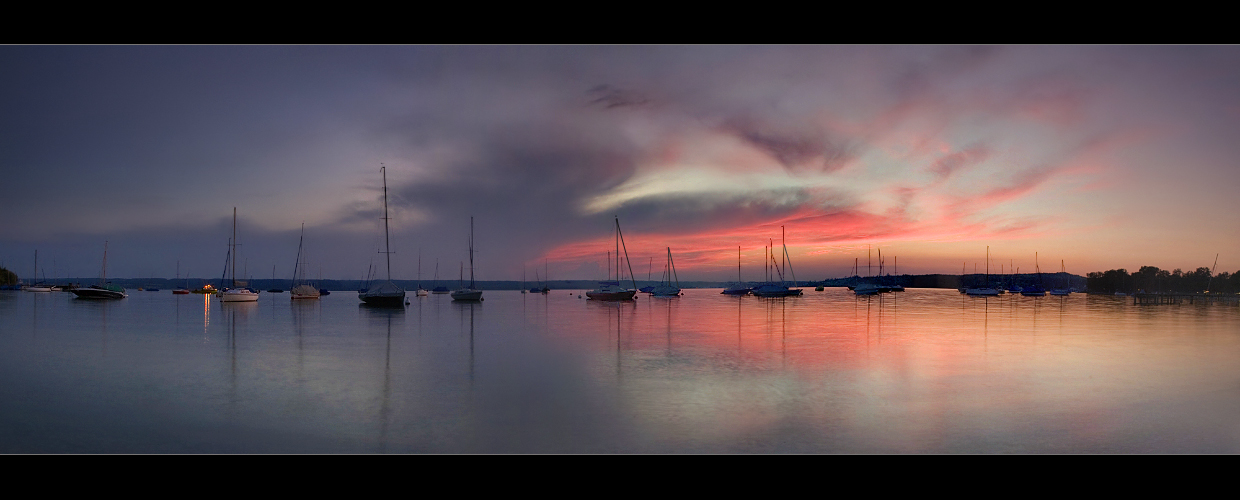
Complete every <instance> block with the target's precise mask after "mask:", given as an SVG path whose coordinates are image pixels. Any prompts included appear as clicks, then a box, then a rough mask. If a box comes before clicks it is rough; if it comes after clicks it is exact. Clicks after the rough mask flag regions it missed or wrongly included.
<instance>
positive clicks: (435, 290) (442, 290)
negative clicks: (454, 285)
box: [431, 259, 451, 294]
mask: <svg viewBox="0 0 1240 500" xmlns="http://www.w3.org/2000/svg"><path fill="white" fill-rule="evenodd" d="M449 292H451V290H448V287H446V286H443V285H440V284H439V259H435V288H432V289H431V293H434V294H444V293H449Z"/></svg>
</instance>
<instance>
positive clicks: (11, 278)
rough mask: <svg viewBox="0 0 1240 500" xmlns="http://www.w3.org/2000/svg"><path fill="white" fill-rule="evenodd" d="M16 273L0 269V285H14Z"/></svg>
mask: <svg viewBox="0 0 1240 500" xmlns="http://www.w3.org/2000/svg"><path fill="white" fill-rule="evenodd" d="M16 284H17V273H14V272H13V271H10V270H8V269H5V268H3V267H0V285H16Z"/></svg>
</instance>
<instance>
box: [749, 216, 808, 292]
mask: <svg viewBox="0 0 1240 500" xmlns="http://www.w3.org/2000/svg"><path fill="white" fill-rule="evenodd" d="M779 232H780V245H781V246H782V247H783V255H782V256H781V257H782V258H783V263H780V262H776V261H775V253H774V249H775V242H774V241H772V242H771V250H772V252H771V268H772V269H774V270H775V271H776V272H778V273H779V283H775V282H774V281H773V280H772V281H768V282H766V283H763V284H762V285H760V286H758V287H757V288H754V289H753V291H752V292H751V293H753V294H754V296H756V297H793V296H797V295H801V289H800V288H796V286H797V281H796V273H794V272H793V271H792V259H791V258H789V257H788V245H787V244H785V243H784V236H783V232H784V227H783V226H779ZM785 265H787V267H788V273H789V274H791V275H792V287H789V286H788V281H787V279H785V278H784V270H783V268H784V266H785Z"/></svg>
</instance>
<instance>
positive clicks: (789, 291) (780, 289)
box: [750, 284, 801, 297]
mask: <svg viewBox="0 0 1240 500" xmlns="http://www.w3.org/2000/svg"><path fill="white" fill-rule="evenodd" d="M750 293H752V294H753V295H754V296H755V297H795V296H797V295H801V289H800V288H788V287H786V286H784V285H770V284H767V285H761V286H759V287H757V288H754V289H753V291H751V292H750Z"/></svg>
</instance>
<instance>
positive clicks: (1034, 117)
mask: <svg viewBox="0 0 1240 500" xmlns="http://www.w3.org/2000/svg"><path fill="white" fill-rule="evenodd" d="M0 67H3V71H0V173H2V176H0V178H2V179H3V182H0V186H3V188H4V189H3V196H2V197H0V265H3V266H4V267H7V268H9V269H11V270H13V271H15V272H16V273H18V275H19V276H21V277H22V278H23V279H28V278H29V277H30V275H31V274H32V272H33V270H34V269H33V268H34V253H35V250H38V252H39V267H40V268H41V270H40V273H41V274H43V275H46V277H47V278H48V279H49V280H53V279H56V278H60V277H93V276H97V275H98V273H99V268H100V264H101V259H102V254H103V246H104V241H105V240H106V241H108V275H109V276H111V277H129V278H139V277H164V278H172V277H174V275H175V274H176V273H177V269H178V262H179V263H180V272H181V274H182V277H185V275H189V276H192V277H194V278H218V277H219V276H220V275H221V273H222V271H223V264H224V258H225V253H226V252H227V250H228V249H227V244H228V238H229V237H230V236H231V223H232V213H233V207H236V208H237V212H238V218H239V227H238V236H239V241H240V243H241V248H240V250H239V260H238V266H239V267H240V266H242V265H244V266H246V267H245V269H246V271H247V272H248V274H250V275H252V276H253V277H254V278H270V277H271V276H272V267H273V266H274V267H275V275H276V277H278V278H284V279H287V278H290V277H291V275H292V268H293V263H294V260H295V258H296V254H297V244H298V236H299V230H300V228H301V225H302V223H303V222H304V223H305V242H306V253H307V260H308V261H309V263H310V264H309V265H310V268H311V270H312V271H311V273H310V274H311V275H313V277H317V276H318V275H319V274H320V273H321V275H322V277H324V278H329V279H361V278H363V277H364V276H365V274H366V272H367V268H368V267H369V266H370V265H371V264H372V262H373V263H374V264H381V263H382V255H379V254H377V253H376V252H377V251H378V250H381V249H382V246H383V225H382V220H380V217H381V216H382V191H381V182H382V180H381V177H380V165H381V164H382V165H386V166H387V184H388V190H389V191H388V192H389V204H390V210H391V217H392V219H391V224H392V225H391V237H392V251H394V252H396V253H395V255H394V256H393V261H392V273H393V278H397V279H417V277H418V260H419V256H420V257H421V275H422V278H423V279H426V280H430V279H432V278H433V275H434V273H435V268H436V264H437V263H438V269H439V270H438V274H439V277H440V278H441V279H452V280H455V279H456V278H457V276H458V275H459V273H460V270H459V269H460V265H461V262H462V261H465V262H466V263H468V247H467V242H468V239H469V234H468V233H469V221H470V217H471V216H472V217H474V221H475V240H476V254H475V260H476V262H477V264H476V272H477V278H478V279H481V280H520V279H522V273H523V272H525V273H526V274H525V276H526V279H528V280H530V281H533V280H534V272H535V270H538V272H539V273H540V274H541V273H542V272H543V269H544V266H546V267H547V268H549V269H550V273H551V278H552V279H598V278H602V277H604V276H605V274H606V271H605V269H604V268H605V267H606V259H607V254H606V252H607V251H609V250H611V249H612V248H613V228H614V222H613V221H614V217H616V216H618V217H619V219H620V224H621V226H622V228H623V230H624V236H625V243H626V247H627V249H628V254H629V257H630V259H631V261H632V267H633V271H634V272H635V274H636V275H637V278H638V279H645V278H646V276H647V273H648V272H652V274H653V276H654V277H655V278H656V279H657V278H658V276H659V273H660V270H661V266H662V263H663V262H664V261H665V260H666V252H667V248H668V247H670V248H671V252H672V255H673V258H674V259H675V262H676V268H677V271H678V274H679V277H680V279H681V280H686V279H696V280H731V279H735V277H736V274H737V269H736V268H737V247H738V246H739V247H740V248H741V253H742V257H741V261H742V262H741V265H742V273H743V277H744V278H745V279H747V280H756V279H759V278H760V275H761V272H762V271H761V269H762V262H763V246H764V245H766V244H767V243H768V242H769V241H771V240H774V243H775V244H776V245H779V243H780V236H781V233H780V228H781V226H783V227H784V228H785V230H786V234H787V239H786V242H787V246H788V253H789V255H790V256H791V260H792V263H793V266H794V270H795V272H796V276H797V278H798V279H799V280H817V279H823V278H832V277H841V276H845V275H851V274H852V268H853V263H854V259H860V265H861V268H862V269H861V274H862V275H864V274H865V273H866V271H865V265H866V250H867V247H870V248H873V249H874V251H875V253H874V254H873V255H874V260H873V262H874V265H875V268H874V271H877V260H876V259H877V250H878V249H882V252H883V256H884V257H885V258H886V261H887V266H888V268H890V267H892V266H893V264H894V263H895V259H896V258H898V262H899V269H898V270H899V272H900V273H910V274H923V273H950V274H956V273H959V272H960V271H961V267H962V266H964V267H966V270H967V271H968V272H973V269H974V267H973V266H974V265H976V266H977V269H978V271H979V272H980V271H981V270H983V269H984V267H985V262H986V261H985V258H986V248H987V246H989V247H990V255H991V272H992V273H998V272H999V266H1000V265H1001V264H1002V265H1003V266H1004V267H1005V270H1006V271H1009V272H1010V267H1009V266H1011V265H1013V264H1014V265H1015V266H1019V267H1020V270H1021V272H1032V271H1033V270H1034V253H1035V252H1037V256H1038V264H1040V267H1041V270H1042V271H1044V272H1045V271H1058V270H1059V269H1060V262H1061V261H1062V262H1063V264H1064V266H1065V267H1066V269H1067V271H1069V272H1072V273H1075V274H1081V275H1084V274H1086V273H1088V272H1091V271H1102V270H1107V269H1113V268H1127V269H1128V270H1130V271H1135V270H1136V269H1137V268H1138V267H1139V266H1142V265H1154V266H1158V267H1162V268H1164V269H1174V268H1183V269H1185V270H1191V269H1195V268H1197V267H1200V266H1211V265H1212V264H1213V262H1214V258H1215V255H1216V254H1218V271H1219V272H1223V271H1227V272H1235V271H1237V270H1238V269H1240V210H1236V202H1237V196H1236V193H1237V192H1238V188H1240V166H1238V164H1240V47H1230V46H1229V47H1214V46H757V47H750V46H631V47H630V46H605V47H592V46H569V47H555V46H511V47H509V46H327V47H316V46H291V47H281V46H261V47H248V46H173V47H162V46H117V47H106V46H105V47H79V46H3V47H0ZM651 259H653V261H654V263H653V265H652V264H651ZM243 263H244V264H243ZM466 265H467V264H466ZM651 268H653V270H652V271H651ZM888 271H891V269H888ZM466 273H468V271H466ZM38 278H39V279H42V278H43V276H38Z"/></svg>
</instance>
